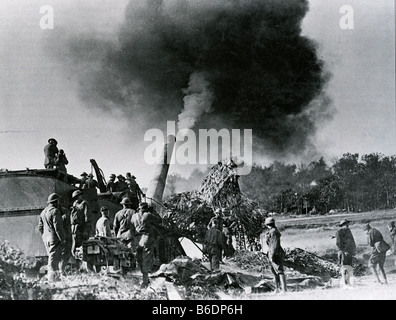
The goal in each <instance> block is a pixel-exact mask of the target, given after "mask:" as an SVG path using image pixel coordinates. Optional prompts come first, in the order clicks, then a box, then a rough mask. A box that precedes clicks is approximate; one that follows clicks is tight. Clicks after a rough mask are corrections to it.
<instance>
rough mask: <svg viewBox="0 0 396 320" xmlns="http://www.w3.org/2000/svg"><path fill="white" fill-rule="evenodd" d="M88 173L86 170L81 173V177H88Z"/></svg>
mask: <svg viewBox="0 0 396 320" xmlns="http://www.w3.org/2000/svg"><path fill="white" fill-rule="evenodd" d="M87 175H88V173H86V172H83V173H81V174H80V176H81V177H86V176H87Z"/></svg>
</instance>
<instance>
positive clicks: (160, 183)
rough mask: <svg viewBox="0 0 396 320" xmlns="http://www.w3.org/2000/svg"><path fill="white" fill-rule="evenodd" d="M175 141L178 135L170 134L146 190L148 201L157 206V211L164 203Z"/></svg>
mask: <svg viewBox="0 0 396 320" xmlns="http://www.w3.org/2000/svg"><path fill="white" fill-rule="evenodd" d="M175 142H176V137H175V136H174V135H168V137H167V142H166V143H165V145H164V149H163V152H162V154H161V156H160V157H159V159H158V162H157V166H156V168H155V170H154V175H153V178H152V179H151V181H150V184H149V187H148V189H147V192H146V198H147V203H149V204H151V205H152V206H153V207H154V208H156V211H157V212H161V210H160V208H159V206H161V205H162V196H163V194H164V189H165V185H166V178H167V176H168V170H169V165H170V161H171V158H172V153H173V148H174V146H175Z"/></svg>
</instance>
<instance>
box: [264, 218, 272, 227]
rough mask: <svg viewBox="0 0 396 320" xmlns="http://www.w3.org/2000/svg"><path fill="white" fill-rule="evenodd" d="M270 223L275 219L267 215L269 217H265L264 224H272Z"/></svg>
mask: <svg viewBox="0 0 396 320" xmlns="http://www.w3.org/2000/svg"><path fill="white" fill-rule="evenodd" d="M272 223H275V219H274V218H273V217H269V218H266V219H265V222H264V224H265V225H267V224H272Z"/></svg>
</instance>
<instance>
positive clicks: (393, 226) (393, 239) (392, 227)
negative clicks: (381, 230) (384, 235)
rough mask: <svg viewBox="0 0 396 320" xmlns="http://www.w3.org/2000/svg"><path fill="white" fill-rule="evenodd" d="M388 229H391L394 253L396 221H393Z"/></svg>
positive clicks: (390, 234)
mask: <svg viewBox="0 0 396 320" xmlns="http://www.w3.org/2000/svg"><path fill="white" fill-rule="evenodd" d="M388 231H389V236H390V239H391V245H392V251H393V253H394V249H395V248H394V247H395V238H396V226H395V222H394V221H391V222H390V223H389V224H388Z"/></svg>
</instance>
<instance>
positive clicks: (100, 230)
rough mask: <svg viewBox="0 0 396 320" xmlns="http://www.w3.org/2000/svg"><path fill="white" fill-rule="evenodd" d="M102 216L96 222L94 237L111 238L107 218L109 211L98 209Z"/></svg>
mask: <svg viewBox="0 0 396 320" xmlns="http://www.w3.org/2000/svg"><path fill="white" fill-rule="evenodd" d="M100 211H101V212H102V216H101V217H100V218H99V219H98V221H96V228H95V235H96V236H99V237H111V236H112V234H111V229H110V220H109V218H108V212H109V209H108V208H107V207H102V208H101V209H100Z"/></svg>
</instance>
